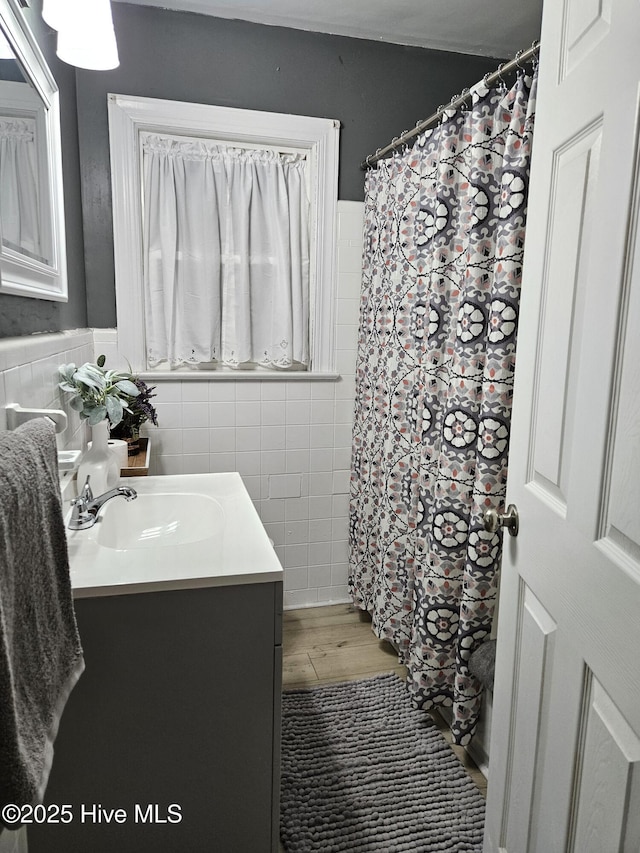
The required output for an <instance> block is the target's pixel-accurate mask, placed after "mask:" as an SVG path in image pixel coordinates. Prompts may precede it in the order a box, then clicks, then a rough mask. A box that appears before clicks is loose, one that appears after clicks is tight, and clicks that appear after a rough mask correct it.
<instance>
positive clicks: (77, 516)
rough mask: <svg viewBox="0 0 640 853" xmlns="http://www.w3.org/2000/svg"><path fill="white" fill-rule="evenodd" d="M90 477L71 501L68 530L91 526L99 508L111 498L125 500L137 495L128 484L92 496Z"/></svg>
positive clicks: (96, 517) (98, 512)
mask: <svg viewBox="0 0 640 853" xmlns="http://www.w3.org/2000/svg"><path fill="white" fill-rule="evenodd" d="M90 479H91V477H90V476H87V479H86V481H85V484H84V486H83V487H82V493H81V494H80V495H79V496H78V497H77V498H75V500H72V501H71V506H72V507H73V509H72V511H71V518H70V520H69V530H86V529H87V528H88V527H93V525H94V524H95V523H96V521H97V520H98V515H99V514H100V510H101V509H102V507H103V506H104V505H105V504H106V502H107V501H110V500H111V498H117V497H120V496H122V497H123V498H124V499H125V500H127V501H132V500H135V498H137V497H138V493H137V492H136V490H135V489H132V488H131V487H130V486H118V487H117V488H115V489H110V490H109V491H108V492H105V493H104V494H102V495H98V497H97V498H94V496H93V492H92V491H91V486H90V484H89V480H90Z"/></svg>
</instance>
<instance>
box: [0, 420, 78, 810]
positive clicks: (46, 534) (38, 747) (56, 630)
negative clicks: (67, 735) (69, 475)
mask: <svg viewBox="0 0 640 853" xmlns="http://www.w3.org/2000/svg"><path fill="white" fill-rule="evenodd" d="M83 669H84V660H83V657H82V649H81V647H80V638H79V636H78V629H77V627H76V620H75V613H74V610H73V601H72V596H71V580H70V577H69V560H68V555H67V543H66V538H65V531H64V521H63V517H62V503H61V499H60V485H59V480H58V462H57V450H56V441H55V430H54V426H53V424H52V423H51V421H49V420H45V419H44V418H38V419H37V420H33V421H29V422H28V423H26V424H24V426H22V427H19V428H18V429H17V430H15V431H13V432H0V806H2V805H4V804H5V803H17V804H18V805H22V804H27V803H32V804H35V803H38V802H41V801H42V797H43V795H44V791H45V788H46V785H47V781H48V778H49V771H50V769H51V762H52V759H53V741H54V740H55V737H56V734H57V732H58V724H59V722H60V716H61V714H62V710H63V708H64V706H65V703H66V701H67V698H68V696H69V694H70V692H71V690H72V689H73V686H74V685H75V683H76V682H77V680H78V678H79V677H80V675H81V673H82V670H83ZM0 826H1V824H0Z"/></svg>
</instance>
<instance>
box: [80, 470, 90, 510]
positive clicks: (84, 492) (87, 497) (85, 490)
mask: <svg viewBox="0 0 640 853" xmlns="http://www.w3.org/2000/svg"><path fill="white" fill-rule="evenodd" d="M90 479H91V474H87V479H86V480H85V481H84V486H83V487H82V492H81V495H82V498H83V499H84V500H85V501H86V502H87V503H91V501H92V500H93V490H92V488H91V484H90V483H89V480H90Z"/></svg>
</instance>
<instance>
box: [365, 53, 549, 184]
mask: <svg viewBox="0 0 640 853" xmlns="http://www.w3.org/2000/svg"><path fill="white" fill-rule="evenodd" d="M539 50H540V42H538V41H534V42H533V44H532V45H531V47H530V48H529V49H528V50H519V51H518V52H517V53H516V56H515V59H512V60H511V61H510V62H506V63H505V62H503V63H502V65H499V66H498V68H497V70H496V71H494V72H493V73H492V74H485V75H484V77H483V78H482V79H483V81H484V84H485V86H492V85H493V84H494V83H497V82H498V80H503V77H502V75H503V74H508V73H509V72H510V71H514V70H515V69H516V68H522V66H521V65H520V63H521V62H529V61H530V60H531V59H533V57H534V56H535V55H536V53H537V52H538V51H539ZM503 82H504V81H503ZM470 96H471V92H470V90H469V89H463V90H462V94H460V95H454V96H453V98H451V100H450V101H449V103H448V104H441V105H440V106H439V107H438V109H437V110H436V112H435V113H434V114H433V115H430V116H429V118H427V119H425V120H424V121H419V122H418V123H417V124H416V126H415V127H414V128H413V130H405V131H403V133H402V134H401V135H400V136H397V137H396V138H395V139H393V140H392V141H391V142H390V143H389V144H388V145H385V147H384V148H378V150H377V151H376V153H375V154H369V156H368V157H367V158H366V160H363V161H362V163H360V168H361V169H362V171H363V172H366V170H367V169H370V168H371V166H373V165H374V163H377V162H378V160H381V159H382V158H383V157H384V156H385V155H386V154H389V153H390V152H391V151H395V150H396V148H400V147H401V146H402V145H405V144H406V143H407V142H409V140H410V139H413V137H414V136H418V135H419V134H420V133H422V131H423V130H426V129H427V128H428V127H429V126H430V125H432V124H434V123H435V122H436V121H438V119H439V118H440V116H441V115H442V113H443V112H444V111H445V110H452V109H456V107H459V106H460V105H461V104H464V103H465V102H466V101H468V100H469V98H470Z"/></svg>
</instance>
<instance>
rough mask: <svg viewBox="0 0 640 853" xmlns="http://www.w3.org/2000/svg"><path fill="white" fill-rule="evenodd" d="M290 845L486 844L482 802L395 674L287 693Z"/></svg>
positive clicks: (299, 849)
mask: <svg viewBox="0 0 640 853" xmlns="http://www.w3.org/2000/svg"><path fill="white" fill-rule="evenodd" d="M282 713H283V720H282V786H281V818H280V834H281V838H282V841H283V844H284V846H285V848H286V851H287V853H316V851H318V853H320V851H321V853H339V851H344V853H404V851H412V853H414V852H415V853H480V851H481V850H482V831H483V826H484V811H485V801H484V799H483V797H482V795H481V794H480V792H479V791H478V790H477V788H476V787H475V785H474V784H473V782H472V781H471V780H470V779H469V777H468V776H467V774H466V773H465V771H464V769H463V767H462V765H461V764H460V762H459V761H458V759H457V758H456V757H455V755H454V754H453V753H452V752H451V749H450V748H449V746H448V745H447V744H446V742H445V740H444V738H443V737H442V735H441V734H440V733H439V731H438V729H437V728H436V726H435V725H434V723H433V722H432V721H431V718H430V717H429V715H428V714H426V713H425V712H424V711H416V710H414V709H413V708H412V707H411V702H410V699H409V695H408V693H407V690H406V688H405V686H404V684H403V683H402V682H401V681H400V679H399V678H398V677H397V676H395V675H381V676H376V677H375V678H369V679H366V680H363V681H350V682H345V683H343V684H331V685H328V686H326V687H315V688H312V689H308V690H290V691H286V692H285V693H284V694H283V700H282Z"/></svg>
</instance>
